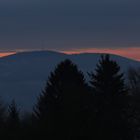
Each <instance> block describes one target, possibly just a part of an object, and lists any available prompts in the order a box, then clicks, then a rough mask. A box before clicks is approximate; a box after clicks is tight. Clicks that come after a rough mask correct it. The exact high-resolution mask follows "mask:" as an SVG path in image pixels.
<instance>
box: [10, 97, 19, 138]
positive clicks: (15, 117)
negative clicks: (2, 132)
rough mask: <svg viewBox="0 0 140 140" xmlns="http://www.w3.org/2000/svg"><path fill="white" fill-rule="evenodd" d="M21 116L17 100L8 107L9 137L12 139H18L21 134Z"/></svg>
mask: <svg viewBox="0 0 140 140" xmlns="http://www.w3.org/2000/svg"><path fill="white" fill-rule="evenodd" d="M20 135H21V133H20V117H19V110H18V108H17V105H16V103H15V101H14V100H13V101H12V103H11V104H10V105H9V107H8V117H7V137H8V138H12V139H18V136H20Z"/></svg>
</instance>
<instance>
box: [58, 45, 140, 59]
mask: <svg viewBox="0 0 140 140" xmlns="http://www.w3.org/2000/svg"><path fill="white" fill-rule="evenodd" d="M60 52H63V53H66V54H79V53H109V54H116V55H120V56H124V57H127V58H131V59H135V60H137V61H140V48H139V47H130V48H114V49H113V48H99V49H98V48H85V49H84V48H83V49H71V50H66V51H60Z"/></svg>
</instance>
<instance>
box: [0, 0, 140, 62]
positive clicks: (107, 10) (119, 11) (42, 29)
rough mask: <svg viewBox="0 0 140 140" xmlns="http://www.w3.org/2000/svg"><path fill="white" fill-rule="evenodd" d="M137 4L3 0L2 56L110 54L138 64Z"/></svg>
mask: <svg viewBox="0 0 140 140" xmlns="http://www.w3.org/2000/svg"><path fill="white" fill-rule="evenodd" d="M139 7H140V1H139V0H0V56H1V55H4V53H5V55H7V54H8V53H10V54H11V53H13V52H18V51H28V50H29V51H30V50H46V49H48V50H55V51H60V52H65V53H79V52H107V53H114V54H119V55H123V56H126V57H129V58H133V59H136V60H140V8H139Z"/></svg>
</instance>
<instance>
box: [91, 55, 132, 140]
mask: <svg viewBox="0 0 140 140" xmlns="http://www.w3.org/2000/svg"><path fill="white" fill-rule="evenodd" d="M90 78H91V81H90V83H91V87H92V89H93V94H94V98H95V100H94V103H95V114H96V119H95V124H96V127H97V129H96V130H97V133H96V134H97V137H99V139H103V137H104V139H111V140H115V139H116V140H118V139H123V140H125V139H127V140H128V139H132V137H130V135H131V134H132V133H130V129H129V124H128V118H127V115H126V114H127V113H126V110H127V104H128V103H127V91H126V89H125V84H124V78H123V74H122V73H121V72H120V67H119V65H118V64H117V63H116V62H115V61H113V60H111V59H110V56H109V55H105V56H104V55H102V56H101V59H100V61H99V63H98V64H97V67H96V70H95V72H94V73H91V74H90Z"/></svg>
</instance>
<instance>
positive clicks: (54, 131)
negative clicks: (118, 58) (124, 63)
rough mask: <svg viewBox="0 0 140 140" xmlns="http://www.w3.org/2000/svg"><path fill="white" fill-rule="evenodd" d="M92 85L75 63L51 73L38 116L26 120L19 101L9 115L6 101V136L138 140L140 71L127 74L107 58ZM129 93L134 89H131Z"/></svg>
mask: <svg viewBox="0 0 140 140" xmlns="http://www.w3.org/2000/svg"><path fill="white" fill-rule="evenodd" d="M89 76H90V83H89V84H90V85H88V84H87V83H86V81H85V78H84V75H83V73H82V72H81V71H80V70H79V69H78V68H77V66H76V65H75V64H73V63H72V62H71V61H70V60H65V61H62V62H61V63H59V64H58V65H57V66H56V68H55V70H54V71H53V72H51V73H50V76H49V77H48V80H47V83H46V85H45V88H44V90H43V91H42V93H41V95H40V96H39V97H38V100H37V103H36V105H35V107H34V110H33V112H30V113H26V114H25V115H24V116H22V117H20V116H21V114H20V113H19V109H18V107H17V105H16V103H15V101H12V103H11V104H10V105H9V107H8V115H7V116H6V114H5V112H6V111H5V107H4V105H3V103H2V102H1V101H0V138H1V139H11V140H19V139H20V140H28V139H29V140H31V139H47V140H56V139H61V140H77V139H86V140H103V139H107V140H135V139H136V138H137V139H139V138H140V131H139V130H140V103H139V102H140V95H139V88H140V87H139V86H140V85H139V82H140V79H139V78H140V77H139V72H138V71H136V70H133V69H131V70H129V76H128V77H129V80H128V81H129V86H128V87H129V88H128V89H127V90H126V87H125V84H124V78H123V73H121V72H120V67H119V66H118V64H117V63H116V62H115V61H113V60H111V59H110V56H109V55H102V56H101V59H100V60H99V63H98V64H97V67H96V69H95V71H94V72H91V73H90V74H89ZM128 90H129V91H128Z"/></svg>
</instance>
